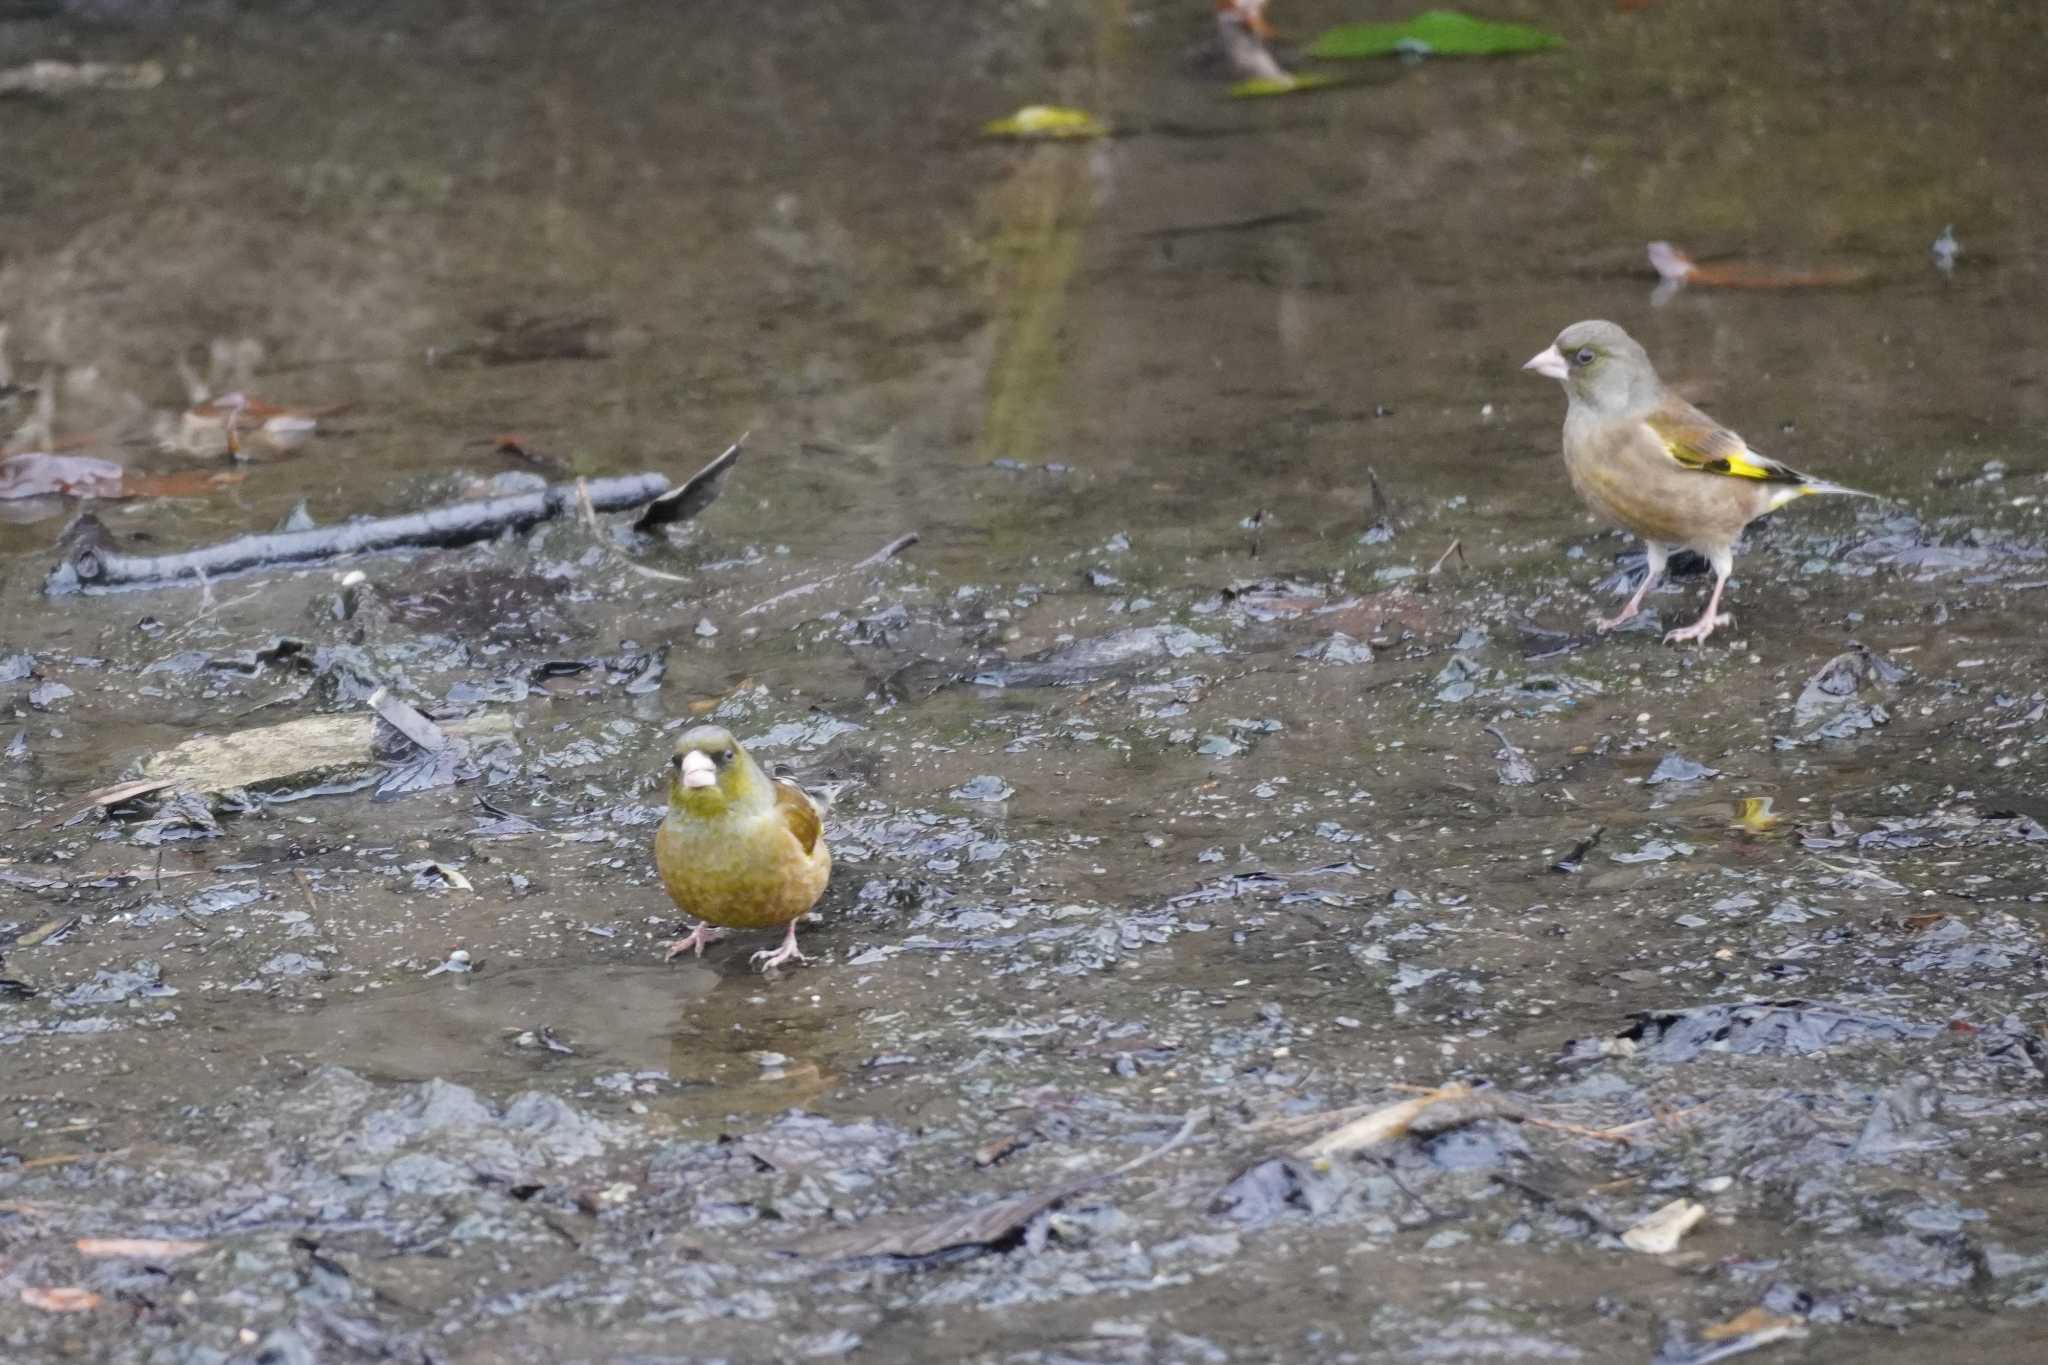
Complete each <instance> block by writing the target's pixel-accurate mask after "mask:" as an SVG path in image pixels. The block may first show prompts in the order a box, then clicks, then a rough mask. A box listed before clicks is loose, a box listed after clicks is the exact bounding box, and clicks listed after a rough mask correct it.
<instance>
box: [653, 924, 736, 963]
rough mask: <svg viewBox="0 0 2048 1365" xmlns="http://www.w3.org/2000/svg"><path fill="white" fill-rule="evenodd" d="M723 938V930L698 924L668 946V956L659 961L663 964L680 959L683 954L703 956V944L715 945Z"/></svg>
mask: <svg viewBox="0 0 2048 1365" xmlns="http://www.w3.org/2000/svg"><path fill="white" fill-rule="evenodd" d="M724 937H725V931H724V930H723V929H714V928H712V927H711V926H710V925H708V924H700V925H698V926H697V927H696V928H694V929H692V930H691V931H690V932H689V933H687V934H685V935H683V936H682V937H681V938H679V939H677V940H676V941H675V942H673V943H671V944H669V945H668V954H667V956H665V957H663V958H662V959H661V960H662V961H663V962H670V961H673V960H674V959H676V958H679V957H681V956H682V955H683V954H684V953H695V954H696V955H697V956H698V957H702V956H704V945H705V944H707V943H716V942H718V940H720V939H722V938H724Z"/></svg>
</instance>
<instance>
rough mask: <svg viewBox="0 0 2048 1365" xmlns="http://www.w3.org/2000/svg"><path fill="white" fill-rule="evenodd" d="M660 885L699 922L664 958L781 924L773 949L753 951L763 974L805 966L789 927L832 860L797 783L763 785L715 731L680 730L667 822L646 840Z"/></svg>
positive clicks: (810, 901)
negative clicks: (729, 934)
mask: <svg viewBox="0 0 2048 1365" xmlns="http://www.w3.org/2000/svg"><path fill="white" fill-rule="evenodd" d="M654 864H655V866H656V867H658V868H660V869H661V882H662V885H663V886H665V887H667V888H668V894H669V896H670V897H671V898H673V899H674V901H675V903H676V904H677V905H678V906H679V907H681V909H682V910H683V912H684V913H685V914H690V915H695V916H697V918H698V919H700V920H702V921H704V922H703V923H702V924H699V925H698V926H697V927H696V928H695V929H693V930H691V931H690V932H689V933H688V934H686V935H684V936H683V937H682V938H679V939H677V940H676V941H675V942H673V943H671V944H669V945H668V957H670V958H673V957H676V956H678V955H679V954H682V953H685V952H695V953H696V954H697V956H699V957H702V956H703V955H704V945H705V944H707V943H710V942H713V941H714V940H716V939H718V938H721V937H723V934H722V933H721V931H720V929H715V928H713V927H712V926H713V925H719V926H722V927H723V928H725V929H774V928H779V927H781V926H782V925H785V924H786V925H788V926H789V932H788V933H787V934H786V935H784V937H783V940H782V946H781V947H779V948H776V949H775V950H774V951H772V952H771V951H769V950H767V949H765V948H764V949H762V950H761V951H760V952H758V953H755V954H754V956H753V959H752V960H753V961H754V962H756V963H758V964H760V967H761V970H762V971H767V970H768V969H769V968H770V967H777V966H780V965H781V964H783V963H785V962H789V961H791V960H794V961H797V962H807V961H809V960H810V959H808V958H806V957H805V956H804V955H803V954H802V953H800V952H798V951H797V946H796V922H797V920H799V919H801V918H802V917H803V916H804V915H805V914H806V913H808V912H809V911H810V909H811V907H812V906H814V905H816V904H817V903H818V898H819V897H820V896H822V895H824V894H825V883H826V881H827V880H828V879H830V877H831V875H832V853H831V850H829V849H827V848H826V847H825V834H824V822H823V820H822V819H821V818H820V815H819V811H818V806H817V803H816V802H814V801H812V800H811V798H810V797H809V796H808V795H806V794H805V793H804V790H803V788H801V787H799V786H797V784H796V783H794V782H791V781H788V780H786V779H782V778H775V779H771V778H769V776H768V775H767V774H766V773H764V772H762V771H761V768H760V765H759V764H757V763H755V762H754V760H753V759H752V758H751V757H749V756H748V754H747V751H746V750H745V749H743V748H741V747H740V743H739V741H738V740H736V739H734V738H733V737H732V735H731V733H730V732H728V731H726V730H722V729H720V728H719V727H718V726H716V725H699V726H695V727H693V728H691V729H688V730H685V731H684V732H683V733H682V735H681V736H680V737H679V738H678V739H677V740H676V748H675V756H674V757H673V758H672V759H670V761H669V782H668V814H667V815H666V816H665V817H663V819H662V822H661V828H660V829H658V830H656V831H655V834H654Z"/></svg>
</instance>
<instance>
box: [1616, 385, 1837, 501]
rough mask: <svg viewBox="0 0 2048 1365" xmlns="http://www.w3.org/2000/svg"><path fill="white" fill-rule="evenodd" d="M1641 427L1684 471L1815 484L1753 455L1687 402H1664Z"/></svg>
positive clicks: (1712, 420) (1730, 433) (1773, 481)
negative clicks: (1647, 428)
mask: <svg viewBox="0 0 2048 1365" xmlns="http://www.w3.org/2000/svg"><path fill="white" fill-rule="evenodd" d="M1643 424H1644V425H1645V426H1647V427H1649V429H1650V431H1651V432H1652V433H1653V434H1654V435H1655V436H1656V438H1657V440H1658V441H1659V442H1660V443H1661V444H1662V445H1663V447H1664V453H1665V454H1666V455H1669V456H1670V457H1671V458H1672V459H1673V460H1675V461H1677V462H1678V463H1679V464H1680V465H1683V466H1684V467H1685V468H1687V469H1696V470H1698V471H1700V472H1701V473H1703V474H1725V475H1727V476H1728V477H1730V478H1736V479H1755V480H1756V481H1758V482H1759V483H1783V484H1793V485H1800V484H1811V483H1816V482H1818V480H1815V479H1811V478H1808V477H1807V476H1806V475H1804V474H1802V473H1800V472H1799V471H1798V470H1796V469H1794V468H1792V467H1791V466H1790V465H1783V464H1779V463H1778V462H1777V461H1776V460H1774V459H1772V458H1771V457H1770V456H1768V455H1759V454H1757V453H1756V452H1755V451H1754V450H1751V449H1750V448H1749V443H1748V442H1747V441H1745V440H1743V439H1742V438H1741V437H1740V436H1737V435H1736V434H1735V433H1734V432H1732V431H1730V430H1728V428H1726V427H1724V426H1722V425H1721V424H1720V423H1719V422H1716V421H1715V420H1714V419H1713V418H1711V417H1709V416H1707V415H1706V414H1705V413H1704V412H1701V411H1700V410H1699V409H1698V408H1696V407H1694V406H1693V405H1692V404H1690V403H1677V402H1667V403H1666V404H1665V405H1664V406H1662V407H1660V408H1658V409H1657V410H1656V411H1655V412H1653V413H1651V414H1650V415H1649V416H1648V417H1645V418H1644V419H1643Z"/></svg>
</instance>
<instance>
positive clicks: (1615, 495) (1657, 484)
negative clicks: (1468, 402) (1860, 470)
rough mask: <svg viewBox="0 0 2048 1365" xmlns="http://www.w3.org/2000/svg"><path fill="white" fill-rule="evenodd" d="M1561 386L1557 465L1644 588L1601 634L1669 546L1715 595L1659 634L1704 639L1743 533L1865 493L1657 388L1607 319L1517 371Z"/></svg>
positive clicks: (1576, 327) (1721, 619)
mask: <svg viewBox="0 0 2048 1365" xmlns="http://www.w3.org/2000/svg"><path fill="white" fill-rule="evenodd" d="M1522 368H1523V369H1525V370H1534V371H1535V372H1536V373H1537V374H1540V375H1545V376H1548V377H1549V378H1551V379H1555V380H1557V381H1559V382H1560V383H1562V384H1563V385H1564V391H1565V395H1566V397H1567V398H1568V399H1569V400H1570V403H1569V405H1568V406H1567V407H1566V409H1565V414H1564V467H1565V472H1566V473H1567V474H1568V475H1570V476H1571V481H1572V487H1573V488H1575V489H1577V490H1578V494H1579V496H1580V497H1581V498H1583V499H1585V502H1586V505H1587V506H1588V507H1591V508H1592V509H1593V511H1594V513H1595V514H1596V515H1598V516H1599V517H1600V518H1601V519H1602V520H1604V521H1607V522H1611V523H1612V524H1614V525H1616V526H1619V527H1621V528H1622V529H1623V530H1625V531H1632V532H1634V533H1635V534H1636V535H1637V536H1638V537H1640V538H1641V539H1642V542H1643V549H1644V551H1645V552H1646V554H1647V555H1648V557H1649V568H1648V571H1647V572H1646V573H1645V574H1644V575H1643V582H1642V586H1640V587H1638V588H1637V589H1636V593H1635V596H1633V597H1631V598H1629V599H1628V605H1627V606H1625V607H1623V608H1622V609H1621V613H1620V615H1618V616H1613V617H1610V618H1607V619H1604V620H1602V621H1601V622H1600V623H1599V626H1600V630H1601V631H1602V632H1603V633H1604V632H1606V631H1610V630H1613V629H1614V628H1615V627H1616V626H1618V625H1620V624H1622V622H1624V621H1627V620H1628V619H1629V618H1630V617H1632V616H1634V615H1635V614H1636V613H1637V612H1639V611H1641V610H1642V607H1643V598H1644V597H1645V596H1646V595H1647V594H1648V593H1649V591H1650V589H1652V588H1653V587H1655V586H1656V585H1657V580H1658V579H1659V578H1661V577H1663V574H1664V565H1665V562H1666V561H1667V560H1668V559H1669V558H1670V557H1671V552H1672V551H1673V550H1674V549H1688V550H1697V551H1698V552H1699V553H1700V554H1702V555H1704V556H1705V557H1706V560H1707V562H1708V563H1709V564H1711V565H1713V566H1714V592H1713V595H1712V596H1711V597H1709V598H1708V599H1707V610H1706V612H1705V614H1703V615H1702V616H1701V617H1700V619H1699V620H1697V621H1695V622H1693V623H1692V624H1691V625H1689V626H1686V627H1684V628H1683V629H1680V630H1674V631H1671V632H1669V633H1667V634H1666V635H1665V636H1664V641H1665V643H1666V644H1669V643H1671V642H1673V641H1676V640H1704V639H1706V638H1707V637H1708V636H1709V635H1712V634H1713V633H1714V628H1715V627H1716V626H1726V625H1732V624H1734V621H1735V618H1734V617H1733V616H1728V615H1724V614H1723V613H1722V611H1721V590H1722V589H1723V588H1725V587H1727V585H1728V574H1729V572H1730V570H1732V569H1733V568H1734V567H1735V541H1736V538H1737V537H1739V536H1740V535H1741V534H1742V528H1743V527H1745V526H1747V525H1749V523H1750V522H1752V521H1755V520H1756V519H1757V518H1758V517H1760V516H1762V515H1763V514H1764V513H1766V512H1773V511H1776V510H1777V509H1778V508H1780V507H1783V506H1784V505H1785V504H1786V503H1788V502H1792V501H1793V500H1795V499H1798V498H1803V497H1806V496H1807V495H1808V494H1811V493H1847V494H1850V495H1851V496H1853V497H1859V498H1868V497H1874V496H1876V495H1875V494H1872V493H1864V492H1861V491H1859V490H1857V489H1854V488H1845V487H1843V486H1842V485H1841V484H1838V483H1829V482H1828V481H1827V480H1826V479H1816V478H1814V477H1813V476H1812V475H1810V474H1802V473H1800V472H1799V471H1798V470H1796V469H1792V468H1789V467H1788V466H1785V465H1782V464H1779V463H1778V462H1777V461H1776V460H1773V459H1770V458H1769V457H1768V456H1764V455H1759V454H1758V453H1757V452H1756V451H1754V450H1751V449H1750V448H1749V443H1748V442H1746V441H1744V440H1743V439H1742V438H1741V437H1740V436H1737V435H1736V434H1735V433H1734V432H1732V431H1730V430H1728V428H1726V427H1724V426H1722V425H1721V424H1720V423H1718V422H1716V421H1715V420H1714V419H1713V418H1711V417H1709V416H1707V414H1705V413H1704V412H1701V411H1700V410H1699V409H1698V408H1696V407H1694V406H1693V405H1692V404H1690V403H1688V402H1686V401H1685V400H1684V399H1683V398H1680V397H1679V396H1678V395H1677V394H1675V393H1672V392H1671V391H1670V390H1669V389H1667V388H1665V387H1664V381H1663V380H1661V379H1659V378H1658V377H1657V370H1656V367H1655V366H1653V365H1651V364H1650V357H1649V355H1648V354H1647V353H1645V352H1644V350H1643V348H1642V347H1641V346H1639V345H1637V344H1636V340H1635V338H1634V337H1632V336H1630V335H1629V334H1628V333H1627V332H1624V331H1623V330H1622V329H1621V328H1619V327H1617V326H1615V325H1614V324H1613V323H1611V322H1575V323H1573V324H1572V325H1571V326H1569V327H1567V328H1565V329H1564V330H1563V331H1562V332H1559V333H1558V334H1557V340H1556V341H1553V342H1552V343H1551V344H1550V346H1549V347H1548V348H1547V349H1546V350H1544V351H1543V352H1541V353H1540V354H1538V355H1537V356H1535V357H1534V358H1533V359H1531V360H1530V361H1529V362H1528V363H1527V364H1526V365H1524V366H1522Z"/></svg>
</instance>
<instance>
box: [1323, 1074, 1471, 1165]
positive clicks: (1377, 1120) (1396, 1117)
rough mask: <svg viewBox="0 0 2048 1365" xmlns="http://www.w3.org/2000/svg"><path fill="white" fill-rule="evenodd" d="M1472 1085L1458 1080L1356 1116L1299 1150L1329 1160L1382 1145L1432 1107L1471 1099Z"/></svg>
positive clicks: (1398, 1134)
mask: <svg viewBox="0 0 2048 1365" xmlns="http://www.w3.org/2000/svg"><path fill="white" fill-rule="evenodd" d="M1471 1094H1472V1087H1471V1086H1469V1085H1466V1084H1464V1083H1463V1082H1457V1083H1454V1084H1451V1085H1446V1086H1439V1087H1438V1088H1437V1089H1435V1090H1425V1091H1424V1092H1423V1093H1421V1094H1420V1095H1417V1096H1415V1097H1414V1098H1413V1099H1406V1100H1401V1101H1398V1102H1397V1103H1394V1104H1390V1105H1387V1106H1385V1107H1384V1108H1381V1109H1375V1110H1373V1111H1372V1112H1371V1113H1370V1114H1366V1115H1364V1116H1363V1117H1361V1118H1355V1119H1353V1120H1351V1122H1349V1123H1347V1124H1345V1125H1344V1126H1343V1127H1341V1128H1337V1129H1335V1130H1333V1131H1331V1132H1328V1133H1325V1134H1323V1135H1322V1136H1321V1137H1319V1138H1317V1139H1316V1140H1315V1141H1314V1142H1311V1143H1308V1144H1307V1145H1306V1146H1303V1147H1301V1148H1299V1149H1297V1150H1296V1151H1295V1153H1294V1154H1295V1156H1297V1157H1299V1158H1300V1159H1301V1160H1303V1161H1324V1162H1326V1161H1328V1160H1330V1158H1332V1157H1339V1156H1346V1155H1348V1154H1350V1153H1352V1152H1358V1151H1363V1150H1364V1149H1366V1148H1367V1147H1375V1146H1378V1145H1379V1144H1380V1143H1382V1142H1387V1141H1390V1140H1392V1139H1394V1138H1397V1137H1400V1136H1401V1135H1402V1134H1403V1133H1405V1132H1407V1131H1408V1129H1409V1127H1410V1125H1412V1124H1413V1123H1414V1122H1415V1120H1417V1119H1419V1118H1421V1117H1422V1115H1423V1114H1424V1113H1426V1112H1427V1111H1428V1110H1430V1109H1431V1108H1433V1107H1435V1106H1436V1105H1439V1104H1442V1103H1444V1102H1446V1101H1448V1100H1463V1099H1469V1098H1470V1097H1471Z"/></svg>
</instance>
